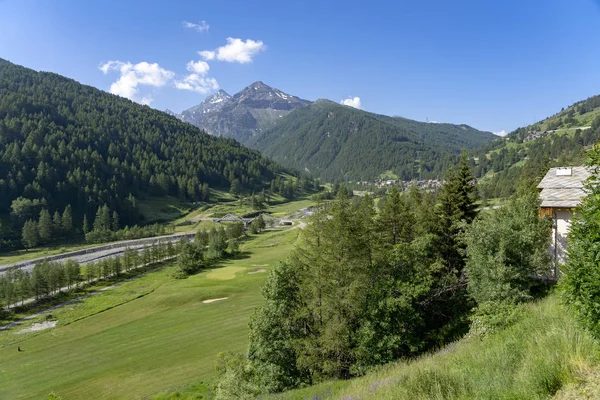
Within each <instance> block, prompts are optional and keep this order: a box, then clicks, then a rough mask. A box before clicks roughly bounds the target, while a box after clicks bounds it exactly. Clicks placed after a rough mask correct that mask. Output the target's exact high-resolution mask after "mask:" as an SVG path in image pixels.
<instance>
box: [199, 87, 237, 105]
mask: <svg viewBox="0 0 600 400" xmlns="http://www.w3.org/2000/svg"><path fill="white" fill-rule="evenodd" d="M229 99H231V96H230V95H229V93H227V92H226V91H224V90H223V89H219V91H217V92H216V93H214V94H212V95H210V96H208V97H207V98H206V99H204V101H203V102H202V103H203V104H218V103H221V102H223V101H227V100H229Z"/></svg>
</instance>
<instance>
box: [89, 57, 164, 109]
mask: <svg viewBox="0 0 600 400" xmlns="http://www.w3.org/2000/svg"><path fill="white" fill-rule="evenodd" d="M98 68H99V69H100V70H101V71H102V72H103V73H104V74H105V75H106V74H108V73H109V72H110V71H119V73H120V74H121V76H120V78H119V79H118V80H117V81H116V82H114V83H113V84H112V85H110V89H109V91H110V93H112V94H116V95H119V96H122V97H126V98H128V99H130V100H133V101H136V102H138V103H141V104H150V103H151V102H152V98H151V97H149V96H143V97H141V98H140V97H139V96H138V86H140V85H148V86H154V87H160V86H164V85H166V84H167V83H168V82H169V81H170V80H171V79H173V77H174V76H175V73H173V72H171V71H169V70H167V69H164V68H161V67H160V66H159V65H158V64H157V63H153V64H150V63H147V62H145V61H143V62H140V63H137V64H132V63H130V62H123V61H109V62H107V63H105V64H103V65H100V66H99V67H98Z"/></svg>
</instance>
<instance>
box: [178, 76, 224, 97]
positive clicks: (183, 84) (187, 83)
mask: <svg viewBox="0 0 600 400" xmlns="http://www.w3.org/2000/svg"><path fill="white" fill-rule="evenodd" d="M175 87H176V88H177V89H182V90H191V91H193V92H197V93H202V94H206V93H210V92H211V91H213V90H217V89H218V88H219V84H218V83H217V80H216V79H215V78H208V77H202V76H200V75H199V74H189V75H188V76H186V77H185V78H183V80H181V81H175Z"/></svg>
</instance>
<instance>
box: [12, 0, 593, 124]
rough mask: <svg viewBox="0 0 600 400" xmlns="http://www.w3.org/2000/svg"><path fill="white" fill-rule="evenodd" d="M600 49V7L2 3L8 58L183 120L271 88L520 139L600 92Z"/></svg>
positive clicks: (509, 1)
mask: <svg viewBox="0 0 600 400" xmlns="http://www.w3.org/2000/svg"><path fill="white" fill-rule="evenodd" d="M202 21H205V24H204V25H203V24H202ZM185 22H189V23H190V24H194V25H190V24H188V26H187V27H186V26H185V25H186V24H185ZM206 26H208V28H207V29H204V28H206ZM228 38H229V39H228ZM599 38H600V1H599V0H571V1H565V0H561V1H558V0H556V1H555V0H527V1H513V0H506V1H481V0H472V1H460V0H456V1H452V2H450V1H418V2H417V1H393V2H392V1H390V2H380V1H356V2H354V1H343V2H342V1H323V0H321V1H299V0H286V1H281V0H277V1H218V0H213V1H200V0H197V1H129V0H128V1H125V0H119V1H110V0H105V1H91V0H90V1H87V0H86V1H75V0H73V1H67V0H62V1H61V0H55V1H47V0H0V57H1V58H5V59H7V60H9V61H12V62H15V63H17V64H21V65H24V66H27V67H30V68H33V69H36V70H45V71H52V72H56V73H59V74H62V75H66V76H68V77H71V78H73V79H76V80H78V81H80V82H82V83H85V84H89V85H93V86H96V87H98V88H100V89H103V90H107V91H113V92H114V93H118V94H121V95H125V96H128V97H131V98H133V99H135V100H136V101H140V102H145V103H149V104H150V105H151V106H152V107H155V108H158V109H165V108H169V109H171V110H173V111H176V112H179V111H182V110H183V109H186V108H188V107H190V106H192V105H195V104H197V103H199V102H201V101H202V100H203V99H204V97H206V96H207V95H208V94H210V93H212V92H214V90H215V88H216V87H217V86H218V87H219V88H222V89H224V90H226V91H227V92H229V93H230V94H234V93H235V92H237V91H239V90H241V89H242V88H244V87H245V86H247V85H249V84H250V83H252V82H254V81H257V80H262V81H263V82H265V83H267V84H268V85H271V86H274V87H276V88H278V89H280V90H283V91H284V92H287V93H290V94H294V95H297V96H300V97H302V98H306V99H309V100H316V99H318V98H329V99H331V100H335V101H338V102H339V101H341V100H343V99H347V98H349V97H352V98H354V97H358V98H359V99H360V106H361V107H362V108H363V109H365V110H367V111H373V112H378V113H382V114H388V115H401V116H404V117H408V118H413V119H417V120H423V121H424V120H426V119H428V120H430V121H440V122H454V123H467V124H469V125H472V126H474V127H476V128H479V129H485V130H490V131H493V132H499V131H511V130H513V129H515V128H517V127H519V126H524V125H527V124H529V123H532V122H534V121H536V120H539V119H542V118H544V117H546V116H548V115H551V114H553V113H554V112H556V111H559V110H560V109H561V107H563V106H567V105H569V104H571V103H573V102H575V101H578V100H582V99H584V98H587V97H589V96H592V95H595V94H599V93H600V51H599V49H598V43H599V42H598V39H599ZM202 51H204V53H202V54H203V56H202V55H200V54H199V52H202ZM190 62H193V64H190ZM101 67H103V68H102V69H101ZM103 71H105V72H106V74H105V73H104V72H103Z"/></svg>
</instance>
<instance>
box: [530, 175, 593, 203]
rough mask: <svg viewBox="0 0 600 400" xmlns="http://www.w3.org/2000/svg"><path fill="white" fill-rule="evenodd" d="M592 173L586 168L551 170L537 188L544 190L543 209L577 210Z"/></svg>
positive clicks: (542, 195) (541, 196)
mask: <svg viewBox="0 0 600 400" xmlns="http://www.w3.org/2000/svg"><path fill="white" fill-rule="evenodd" d="M590 175H591V174H590V172H589V171H588V170H587V169H586V168H585V167H559V168H550V170H549V171H548V173H547V174H546V176H544V179H542V181H541V182H540V184H539V185H538V186H537V187H538V189H542V191H541V193H540V198H541V199H542V207H546V208H575V207H577V205H579V203H580V202H581V199H582V198H583V196H585V191H584V190H583V186H584V184H585V181H586V179H587V178H588V177H589V176H590Z"/></svg>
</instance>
